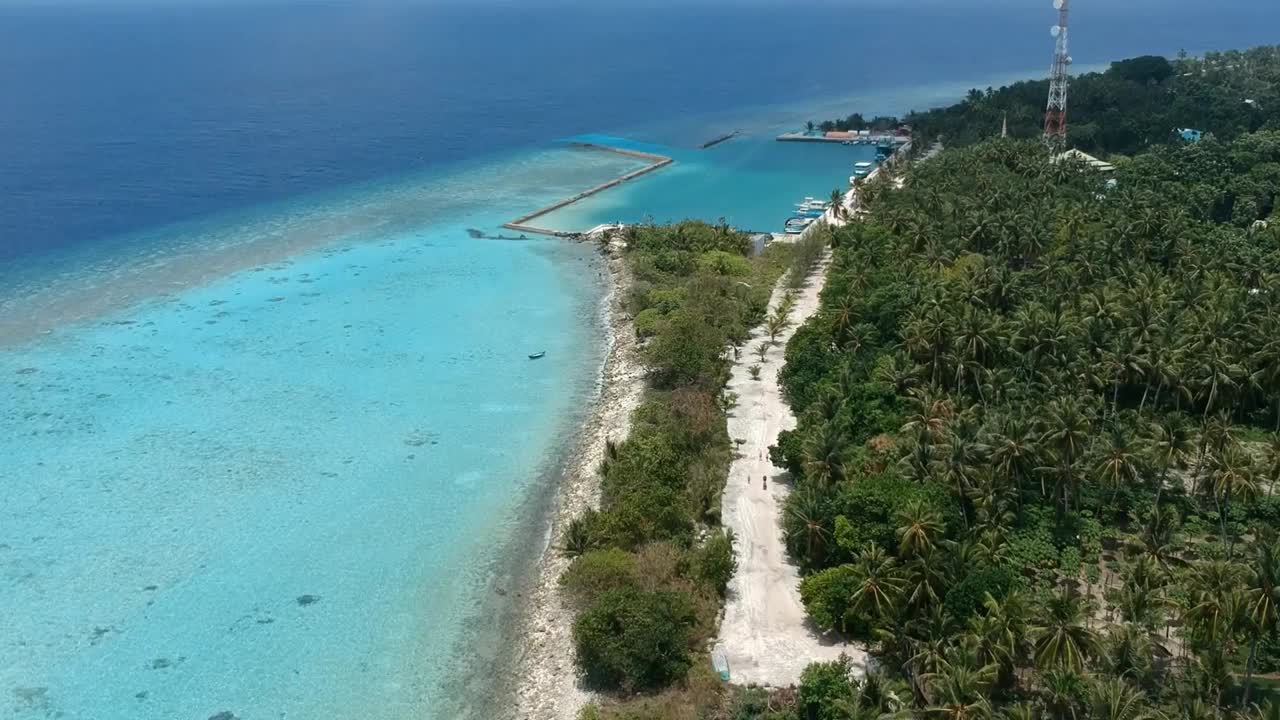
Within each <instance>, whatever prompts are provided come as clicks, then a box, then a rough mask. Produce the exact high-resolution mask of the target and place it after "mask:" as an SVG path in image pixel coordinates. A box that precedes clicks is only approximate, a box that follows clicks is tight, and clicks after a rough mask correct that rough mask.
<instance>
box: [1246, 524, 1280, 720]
mask: <svg viewBox="0 0 1280 720" xmlns="http://www.w3.org/2000/svg"><path fill="white" fill-rule="evenodd" d="M1253 550H1254V559H1253V563H1252V565H1251V566H1250V577H1249V581H1248V584H1247V586H1246V589H1245V593H1246V597H1247V598H1248V603H1249V605H1248V608H1247V609H1246V612H1247V613H1248V618H1249V623H1250V624H1251V626H1252V627H1251V628H1250V633H1249V659H1248V662H1247V664H1246V666H1245V679H1244V705H1246V706H1248V704H1249V693H1250V691H1251V690H1252V689H1253V685H1252V680H1253V668H1254V664H1255V662H1256V660H1257V655H1258V640H1259V638H1261V637H1262V636H1263V635H1266V636H1267V637H1269V638H1271V639H1273V640H1274V639H1275V637H1276V631H1277V625H1278V624H1280V540H1278V539H1277V535H1276V531H1275V530H1274V529H1273V528H1269V527H1265V526H1264V527H1262V528H1260V529H1259V530H1258V537H1257V539H1256V540H1255V541H1254V544H1253Z"/></svg>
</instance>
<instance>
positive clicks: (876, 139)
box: [777, 132, 911, 145]
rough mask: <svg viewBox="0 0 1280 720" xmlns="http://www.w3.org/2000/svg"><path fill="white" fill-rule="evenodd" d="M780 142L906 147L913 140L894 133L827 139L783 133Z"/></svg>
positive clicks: (779, 138)
mask: <svg viewBox="0 0 1280 720" xmlns="http://www.w3.org/2000/svg"><path fill="white" fill-rule="evenodd" d="M777 140H778V142H820V143H838V144H841V145H843V144H845V143H848V144H850V145H877V144H879V143H882V142H886V141H887V142H891V143H894V144H895V145H905V144H906V143H907V142H908V141H910V140H911V138H909V137H903V136H901V135H894V134H893V133H876V134H873V135H854V136H842V137H827V136H826V135H809V134H808V133H803V132H789V133H782V134H781V135H779V136H778V137H777Z"/></svg>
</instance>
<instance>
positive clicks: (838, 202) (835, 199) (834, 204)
mask: <svg viewBox="0 0 1280 720" xmlns="http://www.w3.org/2000/svg"><path fill="white" fill-rule="evenodd" d="M830 202H831V214H832V215H833V216H834V217H835V219H837V220H843V219H844V218H845V217H846V215H847V214H848V213H847V211H846V208H845V204H844V193H842V192H840V191H839V190H832V191H831V198H830Z"/></svg>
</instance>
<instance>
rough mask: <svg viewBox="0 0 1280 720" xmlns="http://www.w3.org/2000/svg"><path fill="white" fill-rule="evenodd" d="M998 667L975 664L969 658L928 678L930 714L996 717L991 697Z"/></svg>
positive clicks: (956, 718) (947, 718)
mask: <svg viewBox="0 0 1280 720" xmlns="http://www.w3.org/2000/svg"><path fill="white" fill-rule="evenodd" d="M995 677H996V667H995V666H994V665H982V666H978V667H975V666H974V665H973V664H971V663H969V662H954V661H953V662H951V663H950V664H949V666H948V667H946V668H944V669H943V670H942V671H941V672H938V673H935V674H932V675H929V676H928V677H927V678H925V683H924V686H925V695H926V697H927V698H928V701H929V704H928V705H927V706H926V707H925V715H926V716H927V717H933V718H940V719H941V720H986V719H987V718H990V717H992V715H993V711H992V707H991V701H990V700H989V699H988V697H987V693H988V692H989V691H990V688H991V684H992V683H993V682H994V681H995Z"/></svg>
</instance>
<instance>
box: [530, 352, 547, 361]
mask: <svg viewBox="0 0 1280 720" xmlns="http://www.w3.org/2000/svg"><path fill="white" fill-rule="evenodd" d="M546 355H547V351H546V350H539V351H538V352H536V353H529V359H530V360H537V359H538V358H542V357H546Z"/></svg>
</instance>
